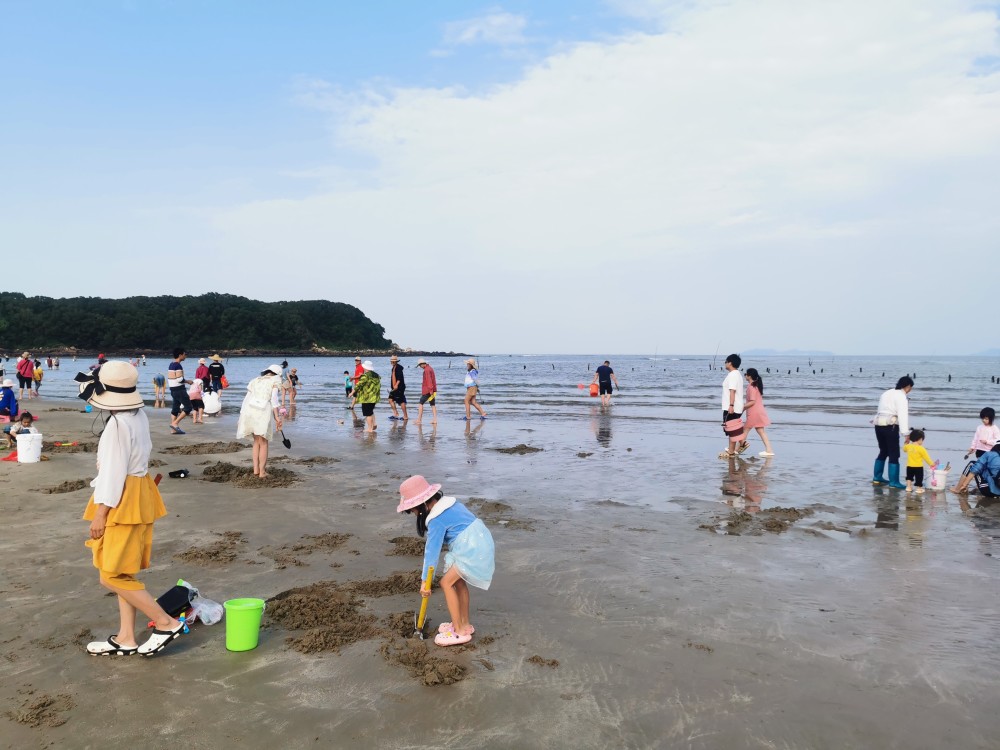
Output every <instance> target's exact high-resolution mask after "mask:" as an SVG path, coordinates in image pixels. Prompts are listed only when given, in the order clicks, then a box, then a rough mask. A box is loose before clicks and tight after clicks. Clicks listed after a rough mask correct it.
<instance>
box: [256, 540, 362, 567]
mask: <svg viewBox="0 0 1000 750" xmlns="http://www.w3.org/2000/svg"><path fill="white" fill-rule="evenodd" d="M350 538H351V534H338V533H337V532H334V531H329V532H327V533H325V534H315V535H313V534H305V535H303V536H301V537H299V541H298V542H296V543H294V544H282V545H281V546H280V547H272V546H267V547H261V548H260V550H258V551H259V552H260V553H261V554H262V555H265V556H266V557H270V558H271V559H272V560H274V562H275V563H276V564H277V566H278V570H284V569H285V568H286V567H288V566H289V565H294V566H295V567H297V568H301V567H302V566H304V565H305V563H304V562H302V560H300V559H299V557H298V556H299V555H311V554H312V553H313V552H324V551H325V552H329V551H332V550H335V549H337V548H339V547H341V546H343V544H344V543H345V542H346V541H347V540H348V539H350Z"/></svg>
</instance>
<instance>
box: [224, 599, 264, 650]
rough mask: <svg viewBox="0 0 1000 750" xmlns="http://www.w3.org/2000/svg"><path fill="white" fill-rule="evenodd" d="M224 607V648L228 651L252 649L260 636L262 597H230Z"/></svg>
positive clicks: (255, 646) (262, 611)
mask: <svg viewBox="0 0 1000 750" xmlns="http://www.w3.org/2000/svg"><path fill="white" fill-rule="evenodd" d="M222 606H224V607H225V608H226V648H227V649H229V650H230V651H252V650H253V649H255V648H257V639H258V637H259V636H260V617H261V615H262V614H264V600H263V599H230V600H229V601H228V602H223V605H222Z"/></svg>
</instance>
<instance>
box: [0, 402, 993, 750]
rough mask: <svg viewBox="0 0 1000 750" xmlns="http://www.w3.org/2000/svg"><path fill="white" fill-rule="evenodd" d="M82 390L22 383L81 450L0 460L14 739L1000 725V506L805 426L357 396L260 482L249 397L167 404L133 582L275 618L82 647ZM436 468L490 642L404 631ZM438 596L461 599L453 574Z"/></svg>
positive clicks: (650, 735)
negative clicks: (731, 428)
mask: <svg viewBox="0 0 1000 750" xmlns="http://www.w3.org/2000/svg"><path fill="white" fill-rule="evenodd" d="M80 406H81V402H73V401H69V400H66V401H59V400H55V399H49V400H44V401H41V402H34V403H32V404H31V407H32V411H34V412H36V413H37V414H39V415H40V416H41V420H40V421H39V423H38V427H39V429H40V430H41V431H42V432H43V433H44V435H45V440H46V442H47V443H51V442H52V441H60V442H61V441H77V442H79V443H80V445H78V446H75V447H72V448H69V449H65V448H63V449H61V448H53V447H49V448H48V449H47V450H46V451H45V455H46V456H47V457H48V459H49V460H48V461H44V462H42V463H38V464H17V463H9V462H4V463H0V483H2V485H3V487H4V492H3V494H2V498H0V503H2V508H3V516H4V519H5V523H4V524H3V531H2V533H0V549H2V552H3V556H4V560H5V563H4V569H3V575H2V581H0V590H2V592H3V595H4V602H5V603H6V605H7V606H6V607H4V608H3V611H2V613H0V676H2V680H0V695H2V704H3V712H4V718H3V732H2V736H3V744H4V746H5V747H12V748H14V747H16V748H24V747H48V746H53V747H69V748H88V747H109V746H110V747H120V746H124V745H125V744H126V743H128V744H134V743H139V742H141V743H143V744H144V745H146V746H149V747H164V748H166V747H178V746H182V747H188V748H201V747H206V748H207V747H218V746H220V745H231V744H236V743H239V744H240V745H242V746H245V747H282V748H304V747H380V748H417V747H419V748H437V747H463V748H466V747H487V748H524V747H567V748H569V747H573V748H606V747H629V748H633V747H634V748H658V747H671V748H672V747H677V748H743V747H746V748H876V747H878V748H883V747H886V748H891V747H906V748H940V747H945V746H948V747H962V748H993V747H997V744H998V738H1000V717H998V716H997V714H996V711H995V697H994V696H995V689H996V685H997V675H998V673H1000V672H998V668H1000V648H998V646H997V643H996V637H995V623H996V618H997V614H998V613H997V601H998V599H997V593H998V588H1000V586H998V583H997V575H996V574H997V568H996V565H997V559H996V557H995V555H996V554H997V543H996V539H997V537H998V536H1000V532H998V530H997V528H998V519H1000V514H997V513H996V512H995V509H977V508H975V502H973V503H972V506H970V507H968V508H967V509H963V508H962V507H961V505H960V503H959V502H958V500H957V498H956V497H955V496H953V495H945V494H939V493H929V494H928V495H925V496H924V498H923V500H922V501H919V500H917V499H915V498H913V497H910V498H905V497H904V495H903V493H895V492H889V491H882V490H872V489H871V488H869V487H867V486H865V483H864V481H863V480H864V477H863V476H858V475H856V474H857V471H858V470H856V469H854V468H853V467H857V466H867V465H868V464H870V455H869V454H871V452H872V449H871V446H870V445H867V444H862V442H861V441H858V444H856V445H853V444H845V445H834V446H832V447H829V448H828V449H827V456H826V458H825V461H826V463H825V464H824V466H823V470H822V472H818V473H815V474H811V475H810V476H808V477H805V478H804V477H803V476H802V467H803V466H807V465H809V463H810V462H812V461H814V454H815V451H816V446H815V445H811V444H810V441H809V440H808V439H802V440H796V439H795V438H796V435H795V434H794V429H793V428H789V429H787V430H786V431H785V433H784V434H783V435H781V441H780V443H779V445H780V446H781V451H782V453H781V455H780V457H779V459H776V460H773V461H769V462H767V463H765V462H764V461H763V460H762V459H752V460H749V461H742V460H740V461H732V462H727V461H719V460H717V459H715V458H714V455H715V452H716V451H717V450H718V447H717V445H718V443H719V442H720V440H719V437H718V434H717V432H716V430H717V426H714V429H710V428H709V425H707V424H706V425H705V426H704V429H703V431H702V432H701V433H698V434H695V435H693V436H692V435H691V434H683V435H678V436H675V437H670V436H666V437H664V436H660V437H657V438H656V440H648V439H646V438H645V437H644V436H643V433H642V432H641V431H639V430H638V428H635V427H631V428H626V429H621V428H618V427H617V426H616V427H615V429H616V431H615V433H614V438H613V441H612V433H611V430H612V427H611V423H609V424H608V425H607V426H606V434H604V435H603V436H602V434H601V430H602V427H601V420H602V419H605V418H604V417H600V416H595V417H594V421H595V425H597V427H596V428H595V431H594V432H591V431H589V430H586V431H584V433H581V434H577V433H576V432H573V431H571V430H570V429H568V428H565V427H560V426H559V425H558V424H552V425H548V426H546V428H545V429H536V428H533V427H527V426H525V424H521V423H516V422H513V421H511V422H506V423H505V422H502V421H491V422H487V423H485V424H483V423H479V424H477V425H474V426H471V427H470V426H463V425H462V424H461V423H457V422H455V421H448V422H442V424H441V425H439V427H438V429H437V430H432V429H430V428H429V425H426V424H425V425H424V426H423V429H418V428H417V427H416V426H414V425H412V424H410V425H408V426H406V427H398V426H394V425H386V424H385V423H384V422H382V426H381V427H380V430H379V433H378V434H377V435H376V436H373V437H364V436H361V435H360V434H357V433H354V434H353V437H354V438H355V439H350V438H347V439H344V436H345V435H348V434H350V433H352V431H353V428H352V426H351V424H350V420H349V419H348V420H347V424H345V425H343V426H336V427H335V429H336V430H339V432H338V434H339V435H340V436H341V439H338V440H336V441H334V440H323V439H319V438H316V437H309V436H305V437H302V436H296V435H295V434H294V429H293V430H289V433H290V434H289V437H291V438H293V448H292V450H290V451H288V450H285V449H284V448H282V447H281V445H280V441H275V442H274V443H273V444H272V456H273V458H274V461H273V463H272V464H271V467H272V468H273V469H275V470H280V471H275V478H276V480H277V481H276V482H275V485H277V486H270V487H254V486H246V485H253V484H254V482H253V481H252V480H250V481H247V479H246V476H245V473H246V472H248V470H249V469H248V467H249V463H250V452H249V449H248V448H243V449H239V446H238V444H236V445H234V444H233V440H232V435H233V431H234V426H235V420H236V414H235V412H234V411H232V410H230V411H229V412H228V413H227V414H226V415H224V416H223V417H221V418H218V419H215V420H211V419H210V420H208V423H207V424H206V425H204V426H191V427H190V428H189V429H188V434H187V435H184V436H174V435H170V434H168V430H167V428H166V419H167V417H166V411H165V410H157V411H154V410H152V409H149V410H148V411H149V416H150V422H151V424H152V425H153V443H154V453H153V457H154V459H155V461H157V462H163V463H162V465H160V466H157V467H155V468H153V469H151V471H152V472H154V473H155V472H162V473H163V474H164V476H165V478H164V480H163V483H162V484H161V490H162V493H163V496H164V500H165V502H166V505H167V508H168V510H169V515H168V516H167V517H166V518H164V519H162V520H161V521H159V522H158V523H157V525H156V537H155V539H154V544H153V567H152V568H151V569H150V570H148V571H146V572H145V573H144V574H143V575H142V576H141V578H142V580H144V582H145V583H146V584H147V586H148V588H149V589H150V591H151V592H153V593H154V594H158V593H161V592H162V591H165V590H166V589H167V588H169V586H170V585H171V584H172V583H173V582H174V581H176V579H178V578H184V579H186V580H188V581H190V582H192V583H193V584H194V585H196V586H198V587H199V588H200V590H201V591H202V593H203V594H204V595H205V596H207V597H208V598H211V599H214V600H216V601H219V602H222V601H224V600H226V599H230V598H234V597H244V596H256V597H260V598H263V599H267V600H269V603H268V611H267V612H266V613H265V628H264V630H263V631H262V634H261V642H260V646H259V647H258V648H257V649H256V650H254V651H251V652H246V653H231V652H228V651H226V649H225V631H224V629H225V624H224V623H222V624H219V625H215V626H212V627H207V626H205V625H202V624H196V625H194V626H193V627H192V630H191V633H190V635H188V636H185V637H183V638H181V639H180V640H178V641H177V642H176V643H175V644H173V645H171V646H170V647H169V648H168V650H166V651H164V652H163V654H162V655H160V656H157V657H155V658H140V657H128V658H123V659H117V660H114V659H108V658H94V657H89V656H87V655H86V654H85V652H84V650H83V644H84V643H85V642H86V641H88V640H90V639H91V638H92V637H96V638H103V637H105V636H106V635H107V634H108V633H110V632H113V631H114V629H115V623H116V618H117V612H116V608H115V605H114V601H113V599H111V598H110V596H106V595H105V591H104V590H103V589H102V588H100V587H99V585H98V582H97V573H96V571H95V570H94V569H93V567H92V566H91V564H90V558H89V551H88V550H87V549H86V548H85V547H84V546H83V542H84V539H85V536H86V528H87V524H86V523H85V522H83V521H81V520H80V515H81V513H82V511H83V508H84V505H85V504H86V500H87V498H88V496H89V488H87V487H86V486H81V480H82V481H83V482H89V480H90V479H91V478H92V477H93V476H94V474H95V470H94V465H93V461H94V453H93V452H90V451H91V449H92V447H93V446H96V442H97V439H96V437H94V436H93V434H92V433H91V423H92V422H93V415H86V414H82V413H80ZM338 408H341V407H339V406H338ZM382 413H383V418H384V414H385V413H387V412H385V411H383V412H382ZM343 414H344V411H343V410H342V408H341V411H340V412H339V413H336V412H333V411H331V424H333V423H334V422H335V420H334V417H337V418H343ZM595 415H596V412H595ZM595 433H596V436H597V442H595V440H594V438H595ZM779 434H780V433H779ZM799 437H802V436H799ZM865 437H867V436H865ZM517 446H524V448H522V449H517ZM512 449H514V450H512ZM530 449H535V450H530ZM713 449H714V450H713ZM178 450H179V451H180V452H178ZM226 451H232V452H226ZM219 464H223V465H222V466H219ZM232 467H237V468H235V469H234V468H232ZM179 468H187V469H189V471H190V472H191V475H190V476H189V477H188V478H186V479H170V478H167V477H166V474H167V473H168V472H169V471H171V470H174V469H179ZM241 470H243V471H241ZM286 472H287V473H286ZM417 472H420V473H424V474H426V475H427V476H428V477H429V478H432V480H433V481H440V482H442V483H443V484H444V485H445V489H446V491H447V492H449V493H450V494H455V495H457V496H458V497H459V498H461V499H463V500H464V501H467V502H468V503H469V505H470V507H471V508H472V509H473V510H475V511H476V512H477V513H478V514H479V515H480V516H481V517H482V518H483V519H484V520H485V521H486V522H487V523H488V525H490V527H491V529H492V531H493V534H494V537H495V539H496V543H497V575H496V577H495V579H494V584H493V587H492V588H491V589H490V591H488V592H479V591H474V592H473V596H472V619H473V622H474V624H475V625H476V629H477V632H476V637H475V638H474V639H473V641H472V643H471V644H469V645H467V646H460V647H455V648H450V649H442V648H438V647H435V646H434V645H433V644H432V643H431V642H430V641H429V640H428V641H425V642H422V643H421V642H419V641H417V640H414V639H412V638H408V637H406V636H407V635H408V634H409V633H411V632H412V612H413V610H414V609H415V608H416V606H417V605H418V604H419V598H418V596H417V595H416V590H417V587H418V585H419V584H418V580H417V579H418V577H419V564H420V562H419V556H418V554H419V551H420V550H421V549H422V542H421V541H419V540H417V539H416V534H415V531H414V528H413V521H412V519H411V518H410V517H407V516H398V515H397V514H396V513H395V512H394V508H395V504H396V488H397V486H398V484H399V482H400V481H401V479H403V478H405V477H406V476H408V475H409V474H411V473H417ZM206 475H207V478H210V479H216V480H222V481H207V480H206ZM241 477H242V478H241ZM790 508H791V509H793V510H788V509H790ZM776 509H784V510H776ZM758 510H760V512H756V511H758ZM747 511H753V512H749V513H748V512H747ZM414 553H417V554H414ZM429 616H430V618H431V627H432V628H435V629H436V627H437V624H438V623H440V622H441V621H443V620H446V619H448V618H447V610H446V609H445V606H444V602H443V598H442V597H441V596H440V594H439V593H436V594H435V596H434V597H433V598H432V599H431V606H430V613H429ZM140 639H141V636H140Z"/></svg>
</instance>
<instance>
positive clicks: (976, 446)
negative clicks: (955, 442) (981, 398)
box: [965, 406, 1000, 458]
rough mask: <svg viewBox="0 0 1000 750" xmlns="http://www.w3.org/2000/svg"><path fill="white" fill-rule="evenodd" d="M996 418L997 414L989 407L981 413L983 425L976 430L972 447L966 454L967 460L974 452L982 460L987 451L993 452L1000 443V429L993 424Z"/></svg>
mask: <svg viewBox="0 0 1000 750" xmlns="http://www.w3.org/2000/svg"><path fill="white" fill-rule="evenodd" d="M996 418H997V413H996V412H995V411H994V410H993V409H991V408H990V407H989V406H987V407H986V408H985V409H983V410H982V411H981V412H979V419H980V420H982V424H981V425H979V427H977V428H976V434H975V435H973V436H972V445H971V446H969V450H968V451H967V452H966V454H965V457H966V458H968V457H969V456H971V455H972V452H973V451H975V453H976V458H982V457H983V454H984V453H986V451H988V450H992V449H993V446H994V445H996V444H997V443H1000V427H997V426H996V425H995V424H993V421H994V420H995V419H996Z"/></svg>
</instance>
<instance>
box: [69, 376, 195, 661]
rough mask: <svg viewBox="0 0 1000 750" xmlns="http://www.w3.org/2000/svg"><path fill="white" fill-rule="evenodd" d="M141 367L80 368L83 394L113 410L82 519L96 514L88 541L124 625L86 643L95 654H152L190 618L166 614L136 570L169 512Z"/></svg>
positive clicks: (143, 565)
mask: <svg viewBox="0 0 1000 750" xmlns="http://www.w3.org/2000/svg"><path fill="white" fill-rule="evenodd" d="M138 379H139V373H138V372H137V371H136V369H135V367H133V366H132V365H130V364H128V363H127V362H105V363H104V364H103V365H101V367H100V368H99V369H97V370H95V371H94V372H92V373H80V374H79V375H77V376H76V380H77V381H78V382H79V383H80V397H81V398H83V399H85V400H86V401H87V403H89V404H91V405H92V406H95V407H97V408H98V409H103V410H105V411H109V412H111V414H110V416H109V417H108V419H107V423H106V424H105V426H104V431H103V432H102V433H101V440H100V442H99V443H98V445H97V477H96V478H95V479H94V481H92V482H91V483H90V486H91V487H93V488H94V494H93V495H92V496H91V497H90V500H89V501H88V503H87V508H86V510H85V511H84V514H83V518H84V520H87V521H90V539H89V540H88V541H87V546H88V547H90V548H91V550H92V552H93V562H94V567H95V568H97V569H98V571H100V578H101V585H102V586H104V587H105V588H107V589H108V590H110V591H111V592H112V593H114V594H116V595H117V597H118V614H119V627H118V632H117V633H114V634H112V635H110V636H108V638H107V640H104V641H94V642H93V643H89V644H88V645H87V653H89V654H91V655H93V656H112V655H113V656H130V655H132V654H136V653H139V654H143V655H146V656H150V655H152V654H154V653H156V652H158V651H160V650H161V649H163V647H164V646H166V645H167V644H168V643H170V642H171V641H172V640H174V639H175V638H177V637H178V636H179V635H181V633H182V632H184V630H185V625H184V623H182V622H181V621H179V620H177V619H176V618H174V617H171V616H170V615H169V614H167V613H166V612H165V611H164V610H163V608H162V607H161V606H160V605H159V604H157V603H156V600H155V599H154V598H153V597H152V596H151V595H150V594H149V592H148V591H146V587H145V586H144V585H143V584H142V583H141V582H139V581H138V580H136V578H135V574H136V573H138V572H139V571H140V570H142V569H144V568H148V567H149V564H150V555H151V551H152V544H153V523H154V522H155V521H156V519H158V518H162V517H163V516H165V515H166V514H167V509H166V508H165V507H164V506H163V498H161V497H160V491H159V490H158V489H157V487H156V482H155V481H154V480H153V479H152V478H151V477H150V476H149V454H150V452H151V451H152V449H153V444H152V441H151V440H150V437H149V421H148V420H147V419H146V413H145V412H144V411H143V405H144V404H143V400H142V396H140V395H139V392H138V389H137V388H136V383H137V382H138ZM136 611H141V612H142V613H143V614H144V615H146V617H148V618H149V619H150V620H152V621H153V623H154V626H155V628H154V630H153V632H152V634H151V635H150V637H149V639H148V640H147V641H146V642H145V643H143V644H142V646H139V645H138V643H137V642H136V638H135V617H136Z"/></svg>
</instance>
